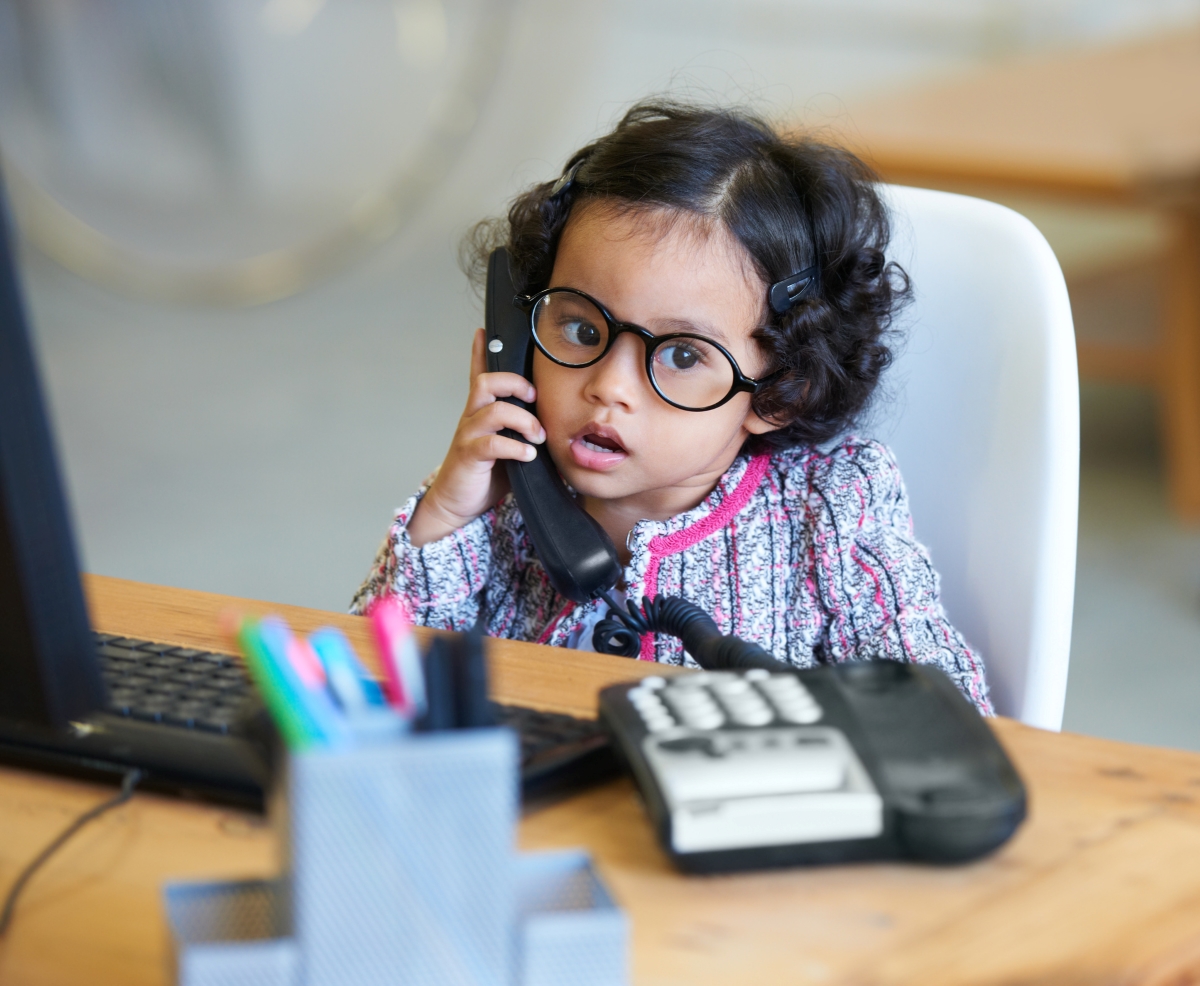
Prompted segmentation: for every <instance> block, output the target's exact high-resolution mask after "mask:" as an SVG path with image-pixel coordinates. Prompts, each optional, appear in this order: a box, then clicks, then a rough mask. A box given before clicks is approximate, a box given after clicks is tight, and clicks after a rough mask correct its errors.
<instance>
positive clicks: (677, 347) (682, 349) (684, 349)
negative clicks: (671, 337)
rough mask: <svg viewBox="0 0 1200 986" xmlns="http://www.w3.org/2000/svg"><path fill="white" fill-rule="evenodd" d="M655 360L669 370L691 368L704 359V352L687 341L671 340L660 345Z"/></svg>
mask: <svg viewBox="0 0 1200 986" xmlns="http://www.w3.org/2000/svg"><path fill="white" fill-rule="evenodd" d="M654 358H655V360H657V361H658V362H659V363H661V364H662V365H663V367H664V368H665V369H668V370H690V369H692V368H693V367H694V366H696V364H697V363H700V362H701V361H702V360H703V358H704V357H703V354H702V353H701V352H700V351H699V350H698V349H696V347H694V346H690V345H688V344H687V343H686V342H671V343H667V344H666V345H665V346H659V347H658V351H657V352H656V353H655V354H654Z"/></svg>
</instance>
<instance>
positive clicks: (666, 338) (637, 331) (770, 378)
mask: <svg viewBox="0 0 1200 986" xmlns="http://www.w3.org/2000/svg"><path fill="white" fill-rule="evenodd" d="M564 293H565V294H573V295H577V296H578V297H580V298H582V299H583V300H584V301H586V302H588V303H589V304H592V305H595V306H596V308H597V309H598V310H599V312H600V314H601V315H603V316H604V321H605V324H606V325H607V327H608V333H609V335H608V344H607V345H606V346H605V347H604V352H602V353H601V354H600V355H599V356H597V357H596V358H595V359H593V360H589V361H588V362H586V363H564V362H563V361H562V360H560V359H556V358H555V357H554V356H553V355H552V354H551V353H549V352H547V351H546V347H545V346H543V345H542V341H541V340H540V339H539V338H538V334H537V327H536V325H535V324H534V317H533V313H534V311H535V310H536V309H537V306H538V302H540V301H541V300H542V299H543V298H546V297H549V296H550V295H552V294H564ZM513 305H514V306H515V307H517V308H519V309H521V310H527V311H528V312H529V332H530V334H531V335H532V336H533V343H534V345H535V346H537V348H538V352H540V353H541V354H542V355H543V356H545V357H546V359H548V360H550V362H552V363H557V364H558V365H559V366H565V367H567V368H568V369H571V370H586V369H587V368H588V367H589V366H595V365H596V364H597V363H599V362H600V361H601V360H602V359H604V357H605V356H607V355H608V354H609V352H610V351H611V350H612V348H613V346H614V345H616V342H617V339H618V338H619V337H620V336H621V334H622V333H625V332H631V333H633V334H634V335H636V336H638V337H639V338H640V339H641V340H642V344H643V345H644V346H645V349H646V378H647V379H648V380H649V381H650V386H651V387H653V388H654V392H655V393H656V394H658V396H659V397H661V398H662V399H663V400H664V401H666V402H667V403H668V404H670V405H671V407H675V408H678V409H679V410H681V411H696V412H700V411H715V410H716V409H717V408H719V407H722V406H723V405H725V404H728V403H729V402H730V401H731V400H733V398H734V397H736V396H737V395H738V394H751V395H754V394H757V393H758V392H759V391H760V390H762V388H763V387H765V386H767V385H768V384H771V383H774V381H775V380H777V379H778V378H779V376H780V375H781V374H782V373H783V371H782V370H776V371H775V372H774V373H771V374H768V375H767V376H765V377H763V378H761V379H760V380H755V379H753V378H752V377H748V376H746V374H744V373H743V372H742V368H741V367H740V366H738V362H737V360H736V359H734V357H733V354H732V353H731V352H730V351H729V350H728V349H726V348H725V347H724V346H722V345H721V344H720V343H719V342H717V341H716V340H715V339H709V338H708V337H707V336H702V335H699V334H698V333H696V332H668V333H667V334H666V335H661V336H657V335H655V334H654V333H653V332H651V331H650V330H649V329H646V328H643V327H642V326H640V325H637V324H635V323H633V322H622V321H621V320H620V319H616V318H613V316H612V314H611V313H610V312H609V310H608V309H607V308H605V307H604V306H603V305H602V304H600V302H598V301H597V300H596V299H595V298H593V297H592V296H591V295H590V294H587V293H586V292H584V291H580V290H579V289H578V288H565V287H561V288H545V289H543V290H541V291H539V292H537V294H519V295H517V296H516V297H515V298H513ZM672 339H699V340H700V341H701V342H704V343H707V344H708V345H710V346H712V347H714V348H715V349H716V350H717V351H718V352H720V354H721V355H722V356H724V357H725V358H726V359H727V360H728V361H729V365H730V366H732V367H733V383H732V384H731V385H730V387H729V392H728V393H727V394H726V395H725V396H724V397H722V398H721V399H720V400H719V401H717V402H716V403H715V404H709V405H708V406H707V407H685V406H684V405H683V404H677V403H676V402H675V401H673V400H671V398H669V397H668V396H667V395H666V394H664V393H663V392H662V389H661V388H660V387H659V385H658V381H657V380H655V379H654V369H653V364H654V353H655V351H656V350H658V348H659V347H660V346H662V345H663V344H664V343H667V342H670V341H671V340H672Z"/></svg>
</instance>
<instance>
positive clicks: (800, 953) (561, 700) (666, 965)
mask: <svg viewBox="0 0 1200 986" xmlns="http://www.w3.org/2000/svg"><path fill="white" fill-rule="evenodd" d="M87 588H88V595H89V599H90V601H91V606H92V612H93V618H94V621H95V625H96V627H97V628H98V629H102V630H109V631H112V632H120V633H128V634H131V635H141V636H146V637H153V638H155V639H164V640H171V641H177V642H179V643H181V644H192V645H197V646H210V647H211V646H216V647H219V646H220V645H221V639H220V634H219V632H218V631H217V630H216V619H217V616H218V614H219V613H220V612H221V611H222V609H224V608H226V607H231V608H233V609H235V610H238V611H242V612H268V611H269V612H275V613H279V614H280V615H283V616H284V617H286V618H287V619H288V620H289V621H290V622H291V623H292V624H293V626H295V627H298V628H300V629H310V628H313V627H316V626H318V625H322V624H336V625H338V626H341V627H343V628H344V629H345V630H346V631H347V633H348V634H349V635H350V636H351V638H352V639H353V640H354V641H355V643H356V644H357V645H359V646H360V649H362V651H363V652H364V653H369V652H370V651H369V646H368V642H367V638H366V636H365V634H364V632H363V631H364V626H363V623H362V621H361V620H358V619H356V618H354V617H348V616H339V615H335V614H329V613H321V612H316V611H312V610H303V609H297V608H294V607H286V606H277V605H269V604H264V603H255V602H249V601H244V600H235V599H230V598H228V597H221V596H212V595H206V594H203V593H195V592H188V591H183V590H174V589H164V588H160V587H155V586H146V585H140V584H137V583H130V582H120V581H118V580H114V579H102V578H90V579H88V580H87ZM491 663H492V668H493V673H494V678H495V684H496V689H495V690H496V694H497V697H499V698H502V699H504V700H508V701H517V702H523V703H525V704H531V705H539V706H542V707H545V708H551V709H561V710H563V711H568V712H574V713H576V714H584V713H587V712H590V711H591V710H593V709H594V702H595V691H596V689H597V688H598V687H600V686H601V685H603V684H606V683H608V682H612V681H619V680H622V679H628V678H629V677H631V676H633V675H636V674H638V673H647V672H648V671H651V670H657V669H654V668H653V667H649V668H646V667H640V666H638V664H637V663H636V662H631V661H625V660H622V659H620V658H606V657H602V656H597V655H585V654H578V653H572V652H566V651H561V650H553V649H548V648H542V647H535V646H533V645H527V644H511V643H510V644H503V643H501V642H497V643H496V645H495V647H494V651H493V654H492V658H491ZM994 725H995V729H996V732H997V734H998V735H999V737H1000V738H1001V740H1002V742H1003V743H1004V744H1005V746H1006V747H1007V748H1008V750H1009V752H1010V754H1011V755H1012V757H1013V759H1014V760H1015V762H1016V763H1017V765H1018V768H1019V769H1020V771H1021V773H1022V775H1023V776H1024V778H1025V781H1026V784H1027V785H1028V787H1029V790H1030V795H1031V814H1030V819H1029V821H1028V822H1027V823H1026V824H1025V826H1024V827H1023V828H1022V829H1021V830H1020V832H1019V833H1018V834H1017V836H1016V837H1015V838H1014V839H1013V840H1012V841H1011V842H1010V843H1009V844H1008V845H1006V846H1005V847H1003V848H1002V849H1001V850H1000V851H998V852H997V853H996V854H994V855H993V856H991V857H990V858H988V859H986V860H983V861H981V862H977V863H974V864H971V865H968V866H959V867H926V866H916V865H859V866H843V867H830V868H817V869H792V870H780V871H775V872H767V873H757V874H744V875H735V876H722V877H685V876H681V875H679V874H677V873H675V872H674V871H673V870H671V868H670V867H669V865H668V864H667V862H666V860H665V857H664V856H663V855H662V853H661V852H660V851H659V850H658V848H657V845H656V843H655V841H654V838H653V835H652V833H651V831H650V829H649V826H648V825H647V823H646V819H645V816H644V814H643V812H642V809H641V806H640V804H639V802H638V800H637V798H636V796H635V793H634V790H633V788H632V786H631V785H630V784H629V783H628V782H626V781H624V780H622V781H617V782H613V783H610V784H608V785H605V786H603V787H599V788H594V789H592V790H591V791H588V792H586V793H584V794H582V795H578V796H576V797H574V798H571V799H569V800H566V801H561V802H559V803H557V804H553V805H550V806H547V807H542V808H541V809H539V810H537V811H534V812H532V813H529V814H527V815H526V817H525V818H524V819H523V820H522V823H521V826H520V832H519V841H520V844H521V847H522V848H524V849H527V850H536V849H546V848H554V847H564V846H585V847H587V848H588V849H589V850H590V851H591V852H592V853H593V854H594V855H595V857H596V859H597V861H598V866H599V868H600V870H601V872H602V873H603V875H604V878H605V879H606V880H607V881H608V884H609V886H610V887H611V888H612V889H613V891H614V893H615V895H616V896H617V898H618V899H619V900H620V902H621V904H622V905H623V906H624V907H625V908H627V909H628V911H629V913H630V915H631V917H632V922H633V957H632V960H633V982H635V983H638V984H704V983H714V984H716V983H719V984H722V986H730V984H741V983H748V984H757V983H772V984H775V983H819V984H827V983H842V984H862V986H867V984H880V986H883V984H902V983H904V984H909V983H921V984H930V986H933V984H962V983H981V984H995V986H1000V984H1014V983H1022V984H1033V983H1047V984H1050V983H1053V984H1085V983H1087V984H1091V983H1094V984H1146V986H1182V984H1185V983H1195V982H1200V755H1197V754H1193V753H1186V752H1181V751H1172V750H1163V749H1155V748H1150V747H1139V746H1133V745H1129V744H1123V743H1113V742H1107V741H1103V740H1097V739H1091V738H1087V737H1082V736H1073V735H1067V734H1055V733H1048V732H1043V731H1041V730H1036V729H1031V728H1029V727H1025V726H1022V725H1020V724H1018V723H1015V722H1011V721H1006V720H1002V719H1000V720H995V722H994ZM110 793H111V788H109V789H106V788H103V787H101V786H98V785H91V784H84V783H79V782H75V781H69V780H63V779H59V778H51V777H43V776H39V775H36V774H32V773H25V772H22V771H17V770H0V833H2V834H3V838H2V839H0V885H7V883H8V882H9V881H10V880H11V879H12V877H13V876H14V874H15V873H16V871H17V869H18V868H19V866H20V865H21V864H22V863H23V862H24V861H26V860H27V859H29V858H30V857H31V856H32V855H33V854H34V853H36V852H37V850H38V849H39V848H40V847H41V846H42V845H43V844H44V843H45V842H46V841H47V840H48V839H49V838H50V837H51V836H52V835H53V834H54V833H55V832H56V831H57V830H58V829H59V828H61V827H62V826H63V825H65V824H66V822H67V821H68V820H69V819H70V818H71V817H72V816H74V815H75V814H77V813H78V812H80V811H82V810H83V809H84V808H85V807H87V806H88V805H90V804H92V803H94V802H96V801H98V800H100V799H101V798H103V797H106V796H107V795H109V794H110ZM274 851H275V842H274V838H273V834H272V832H271V830H270V828H269V826H268V825H267V824H266V823H265V822H264V821H263V820H262V819H260V818H257V817H256V816H253V815H248V814H244V813H241V812H236V811H229V810H225V809H221V808H216V807H212V806H208V805H201V804H189V803H185V802H182V801H177V800H172V799H169V798H165V797H159V796H156V795H151V794H138V795H136V796H135V797H134V799H133V801H132V802H131V803H130V804H129V805H127V806H124V807H122V808H120V809H118V810H117V811H115V812H113V813H112V814H111V815H109V816H106V817H104V818H102V819H101V820H99V821H98V822H96V823H95V824H94V825H92V826H91V827H89V828H88V829H87V830H85V831H84V832H82V833H81V834H80V835H79V836H78V837H77V838H76V840H75V841H73V842H72V843H71V844H70V845H68V846H67V847H66V848H65V849H64V850H63V851H62V853H61V854H60V855H59V856H57V857H56V858H55V859H54V860H53V862H52V863H50V864H49V865H48V866H47V868H46V869H45V871H44V872H43V873H42V874H41V875H40V876H39V877H38V878H37V879H36V880H35V881H34V882H33V883H32V884H31V885H30V887H29V889H28V891H27V895H26V897H25V898H24V900H23V902H22V905H21V907H20V909H19V911H18V914H17V918H16V921H15V922H14V925H13V928H12V930H11V932H10V934H9V936H8V939H7V940H5V941H2V942H0V983H3V984H5V986H8V984H22V986H24V984H30V986H48V984H56V986H57V984H76V983H101V984H107V983H113V984H116V983H120V984H147V986H149V984H160V983H163V982H165V981H166V978H165V977H166V975H167V967H166V954H167V953H166V940H165V932H164V926H163V920H162V912H161V905H160V901H159V887H160V885H161V883H162V882H163V881H164V880H166V879H168V878H178V877H192V878H218V877H240V876H252V875H263V874H268V873H271V872H273V871H274V867H275V863H274Z"/></svg>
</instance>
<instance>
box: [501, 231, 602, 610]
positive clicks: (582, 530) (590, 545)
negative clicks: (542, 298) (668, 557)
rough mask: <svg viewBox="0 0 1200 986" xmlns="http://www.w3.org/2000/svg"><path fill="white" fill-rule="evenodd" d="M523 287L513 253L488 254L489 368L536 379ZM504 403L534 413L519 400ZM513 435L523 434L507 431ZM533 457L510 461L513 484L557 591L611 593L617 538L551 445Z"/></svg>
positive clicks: (578, 595) (584, 595)
mask: <svg viewBox="0 0 1200 986" xmlns="http://www.w3.org/2000/svg"><path fill="white" fill-rule="evenodd" d="M516 297H517V289H516V287H515V285H514V284H513V280H512V274H511V272H510V271H509V266H508V251H507V250H506V249H504V247H500V248H498V249H496V250H493V251H492V255H491V257H489V258H488V277H487V300H486V302H485V305H484V307H485V313H484V335H485V337H486V343H485V348H486V350H487V368H488V371H489V372H491V373H501V372H507V373H519V374H521V376H523V377H525V378H526V379H532V366H533V348H534V346H533V333H532V330H531V328H530V324H529V315H528V314H527V313H526V312H524V311H522V310H521V309H520V308H518V307H517V305H516ZM503 399H504V400H506V401H508V402H509V403H510V404H515V405H517V407H523V408H525V409H527V410H532V408H531V406H530V405H529V404H527V403H525V401H522V400H519V399H518V398H515V397H505V398H503ZM502 434H503V435H505V436H506V437H508V438H515V439H517V440H518V441H522V442H524V441H525V437H524V436H523V435H519V434H518V433H517V432H515V431H511V430H509V429H507V428H506V429H505V430H504V431H503V432H502ZM536 448H537V458H536V459H534V460H533V461H532V462H517V461H515V460H512V459H509V460H506V461H505V467H506V470H507V472H508V481H509V484H510V485H511V486H512V491H513V496H514V497H516V500H517V506H519V507H520V508H521V516H522V517H523V518H524V519H525V529H526V530H527V531H528V532H529V537H530V539H531V540H532V541H533V547H534V550H535V551H536V552H537V556H538V558H539V559H540V560H541V562H542V567H543V568H545V570H546V575H547V576H549V578H550V584H551V585H552V586H554V588H555V590H556V591H557V592H558V593H559V594H560V595H563V596H566V597H567V598H568V599H571V600H574V601H575V602H577V603H584V602H587V601H588V600H590V599H595V598H596V597H597V596H600V595H601V594H602V593H605V592H607V591H608V590H609V589H611V588H612V587H613V586H614V585H616V583H617V579H618V578H620V576H621V563H620V561H619V560H618V558H617V549H616V548H615V547H614V546H613V543H612V539H611V538H610V537H609V536H608V534H607V532H605V530H604V528H602V527H601V526H600V525H599V524H597V523H596V522H595V521H594V520H593V519H592V518H591V516H590V515H589V514H588V513H587V511H585V510H584V509H583V508H582V507H581V506H579V504H577V503H576V502H575V498H574V497H572V496H571V494H570V493H569V492H568V491H567V487H566V485H565V484H564V483H563V481H562V477H561V476H559V474H558V469H557V468H556V467H555V465H554V462H553V460H552V459H551V458H550V453H549V452H548V451H547V450H546V446H545V445H538V446H536Z"/></svg>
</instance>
